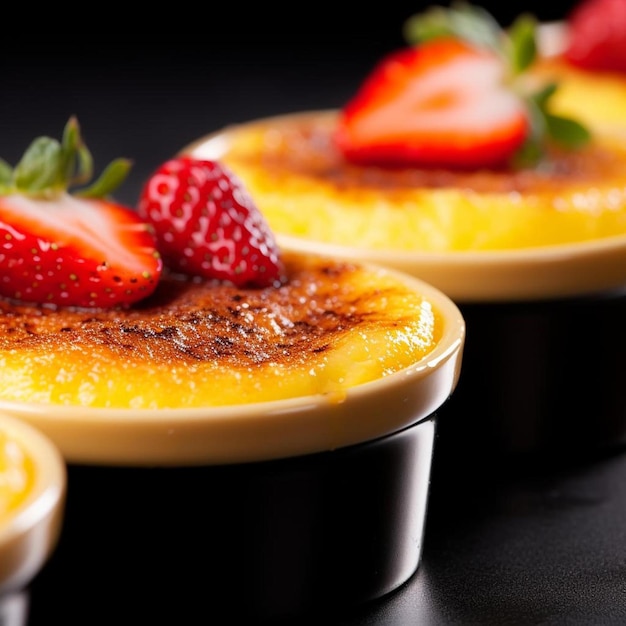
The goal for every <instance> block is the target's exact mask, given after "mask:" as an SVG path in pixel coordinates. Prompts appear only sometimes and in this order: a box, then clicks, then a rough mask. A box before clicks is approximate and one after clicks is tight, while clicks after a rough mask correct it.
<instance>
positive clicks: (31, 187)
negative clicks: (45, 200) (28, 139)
mask: <svg viewBox="0 0 626 626" xmlns="http://www.w3.org/2000/svg"><path fill="white" fill-rule="evenodd" d="M62 164H63V150H62V149H61V144H60V143H59V142H58V141H56V140H55V139H51V138H50V137H38V138H37V139H35V140H34V141H33V142H32V143H31V144H30V146H29V147H28V148H27V150H26V152H24V156H23V157H22V159H21V161H20V162H19V163H18V164H17V166H16V167H15V170H14V172H13V181H14V183H15V187H16V189H17V190H18V191H23V192H28V193H31V194H36V195H39V194H42V195H48V192H51V193H54V192H56V191H58V190H59V189H62V187H63V172H62Z"/></svg>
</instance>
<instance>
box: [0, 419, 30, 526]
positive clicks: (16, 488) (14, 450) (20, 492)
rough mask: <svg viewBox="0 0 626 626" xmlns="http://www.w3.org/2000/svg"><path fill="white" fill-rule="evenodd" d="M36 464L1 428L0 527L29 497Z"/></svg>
mask: <svg viewBox="0 0 626 626" xmlns="http://www.w3.org/2000/svg"><path fill="white" fill-rule="evenodd" d="M34 473H35V470H34V465H33V461H32V459H31V458H30V457H29V456H28V454H27V453H26V452H25V450H24V449H23V448H22V446H21V445H20V444H19V443H18V442H17V441H15V439H13V438H11V437H10V436H8V435H7V433H5V432H3V431H2V430H0V527H2V525H3V524H4V523H5V522H6V521H7V520H8V519H9V518H10V517H11V515H12V514H13V513H15V511H16V510H17V509H18V508H19V507H20V506H21V504H22V503H23V502H24V500H25V499H26V498H27V497H28V494H29V492H30V489H31V488H32V486H33V483H34Z"/></svg>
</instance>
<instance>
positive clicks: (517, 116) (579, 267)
mask: <svg viewBox="0 0 626 626" xmlns="http://www.w3.org/2000/svg"><path fill="white" fill-rule="evenodd" d="M537 26H538V25H537V23H536V21H535V20H534V19H533V18H532V17H531V16H527V15H524V16H520V18H519V19H517V20H516V21H515V22H514V23H513V24H512V25H511V26H510V28H508V29H507V30H503V29H501V28H500V26H499V25H498V24H497V23H496V22H495V20H494V19H493V18H492V16H490V15H489V14H487V13H486V12H485V11H483V10H481V9H479V8H477V7H472V6H469V5H464V4H461V5H454V6H453V7H452V8H450V9H444V8H443V7H434V8H432V9H431V10H429V11H427V12H425V13H424V14H421V15H417V16H415V17H414V18H411V19H410V20H409V21H408V22H407V25H406V32H407V33H408V34H409V36H410V38H411V40H412V43H411V44H410V45H409V46H407V47H405V48H403V49H401V50H399V51H397V52H394V53H391V54H390V55H389V56H388V57H387V58H384V59H382V60H381V61H380V63H379V64H378V65H377V67H375V68H373V70H372V72H371V74H370V75H369V76H367V77H366V78H365V80H364V81H363V84H362V85H361V87H360V89H359V90H358V92H357V93H356V94H355V95H354V97H353V98H352V99H351V100H350V101H349V102H347V103H346V104H345V106H344V107H343V108H342V109H340V110H331V111H310V112H300V113H294V114H292V115H283V116H280V117H275V118H269V119H261V120H252V121H249V122H247V123H242V124H239V125H234V126H231V127H229V128H226V129H222V130H220V131H218V132H215V133H212V134H210V135H209V136H206V137H203V138H201V139H199V140H198V141H196V142H194V143H193V144H192V145H190V146H187V147H186V148H184V149H183V151H182V152H183V153H185V154H190V155H194V156H197V157H219V158H221V159H223V160H224V161H225V162H226V163H227V164H229V166H230V167H232V169H233V170H234V171H236V172H237V174H238V175H239V176H240V177H241V178H242V179H243V180H244V182H245V183H246V185H248V186H249V188H250V189H251V190H252V193H254V195H255V197H256V198H257V201H258V204H259V207H260V208H261V210H262V211H263V212H264V214H265V215H266V216H267V219H268V221H269V223H270V224H271V226H272V228H273V229H274V231H275V232H276V233H277V236H278V239H279V241H280V242H281V244H282V245H284V246H285V247H287V248H291V249H299V250H309V251H310V250H317V251H325V252H326V253H332V254H333V255H335V256H339V257H343V258H349V259H368V260H376V261H377V262H381V263H384V264H386V265H388V266H392V267H395V268H401V269H403V270H405V271H409V272H411V273H413V274H414V275H416V276H418V277H420V278H423V279H425V280H427V281H428V282H430V283H432V284H434V285H435V286H437V287H439V288H440V289H442V290H443V291H445V292H446V293H447V294H448V295H449V296H451V297H452V298H453V299H454V300H455V301H456V302H457V304H459V306H460V308H461V310H462V312H463V315H464V317H465V319H466V323H467V333H468V335H467V342H466V350H465V360H464V372H463V376H462V377H461V380H460V383H459V386H458V388H457V391H456V393H455V397H454V398H453V399H452V401H451V402H450V403H449V404H448V405H447V407H446V408H445V409H444V410H443V411H442V413H441V415H442V419H441V422H440V425H439V426H440V445H441V444H442V445H441V447H440V451H442V453H443V451H445V450H448V451H449V452H450V455H449V457H450V459H454V460H457V461H460V460H462V459H469V460H471V461H472V462H476V463H479V462H481V460H487V459H489V461H491V460H493V458H494V456H495V457H496V458H497V459H498V460H502V461H503V460H505V459H509V458H515V459H518V458H519V457H520V456H521V457H527V456H528V455H532V456H533V458H534V459H538V458H544V459H546V460H553V459H559V461H562V460H563V457H568V458H575V459H579V458H588V457H589V456H590V455H593V454H596V453H598V452H599V451H606V450H613V449H615V448H616V447H619V446H621V445H622V444H623V443H624V442H625V439H626V412H625V411H624V409H623V405H624V403H623V392H622V385H621V380H622V379H623V377H624V376H625V375H626V365H625V364H624V362H623V359H622V358H621V355H622V353H623V352H624V350H625V349H626V333H625V332H624V325H623V323H622V320H623V319H624V315H625V314H626V298H625V297H624V295H623V288H624V286H626V141H625V140H624V139H623V137H620V136H619V134H617V133H613V132H603V131H602V129H601V128H599V127H598V128H596V127H591V126H590V125H588V124H586V123H584V120H583V121H581V120H577V119H574V118H570V117H567V116H566V115H564V114H563V113H558V111H557V109H556V108H554V107H553V106H552V105H553V102H554V99H555V98H556V96H557V94H558V93H559V91H558V89H559V85H558V83H554V82H552V79H551V78H549V79H548V78H546V80H545V81H542V80H540V76H539V74H538V73H537V72H536V71H535V70H536V62H537V61H538V60H539V57H538V54H537V37H536V35H537ZM587 102H588V107H589V110H590V111H591V110H593V106H594V100H593V94H592V93H591V94H588V98H587ZM476 416H480V420H476V419H473V418H475V417H476ZM470 417H471V418H472V419H470ZM439 458H440V459H441V458H442V457H439Z"/></svg>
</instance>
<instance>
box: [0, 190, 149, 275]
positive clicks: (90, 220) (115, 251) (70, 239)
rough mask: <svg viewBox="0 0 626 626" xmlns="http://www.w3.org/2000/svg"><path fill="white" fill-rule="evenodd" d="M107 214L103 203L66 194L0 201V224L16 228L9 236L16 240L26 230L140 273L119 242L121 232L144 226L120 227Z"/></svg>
mask: <svg viewBox="0 0 626 626" xmlns="http://www.w3.org/2000/svg"><path fill="white" fill-rule="evenodd" d="M107 211H108V209H107V206H106V202H105V201H100V200H88V199H84V198H76V197H74V196H71V195H69V194H62V195H60V196H58V197H55V199H54V200H39V199H33V198H29V197H27V196H23V195H19V194H14V195H9V196H5V197H3V198H2V201H1V203H0V221H3V222H6V223H7V224H9V225H10V224H14V225H16V230H13V233H12V234H13V236H14V237H15V239H24V236H23V235H21V234H20V232H23V231H24V230H25V229H27V231H28V232H30V233H32V234H33V235H34V236H36V237H38V238H40V239H41V240H43V241H47V242H48V243H49V244H52V243H58V244H59V245H65V244H68V243H76V244H77V245H78V247H79V249H81V250H85V249H86V250H88V251H89V254H90V256H92V258H94V259H95V260H96V261H97V262H103V261H105V260H106V261H107V262H109V263H110V264H114V265H116V266H119V265H121V266H123V267H128V268H129V269H133V268H134V269H137V270H139V271H141V269H142V266H141V263H140V262H139V260H138V258H137V257H136V256H135V255H134V254H132V253H131V252H129V250H128V249H127V248H126V247H125V246H124V245H123V243H122V242H120V232H121V231H126V232H131V231H136V232H140V231H141V230H144V229H145V226H144V225H143V224H141V223H139V222H137V223H135V222H134V221H132V222H127V221H124V222H123V223H121V222H120V221H117V220H113V219H112V218H111V217H110V216H109V214H108V212H107ZM41 245H42V248H43V244H41ZM137 252H142V251H141V250H137Z"/></svg>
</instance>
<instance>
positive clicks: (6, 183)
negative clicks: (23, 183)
mask: <svg viewBox="0 0 626 626" xmlns="http://www.w3.org/2000/svg"><path fill="white" fill-rule="evenodd" d="M12 180H13V168H12V167H11V166H10V165H9V164H8V163H7V162H6V161H4V160H3V159H0V194H2V193H4V190H5V189H8V188H9V187H10V186H11V182H12Z"/></svg>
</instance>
